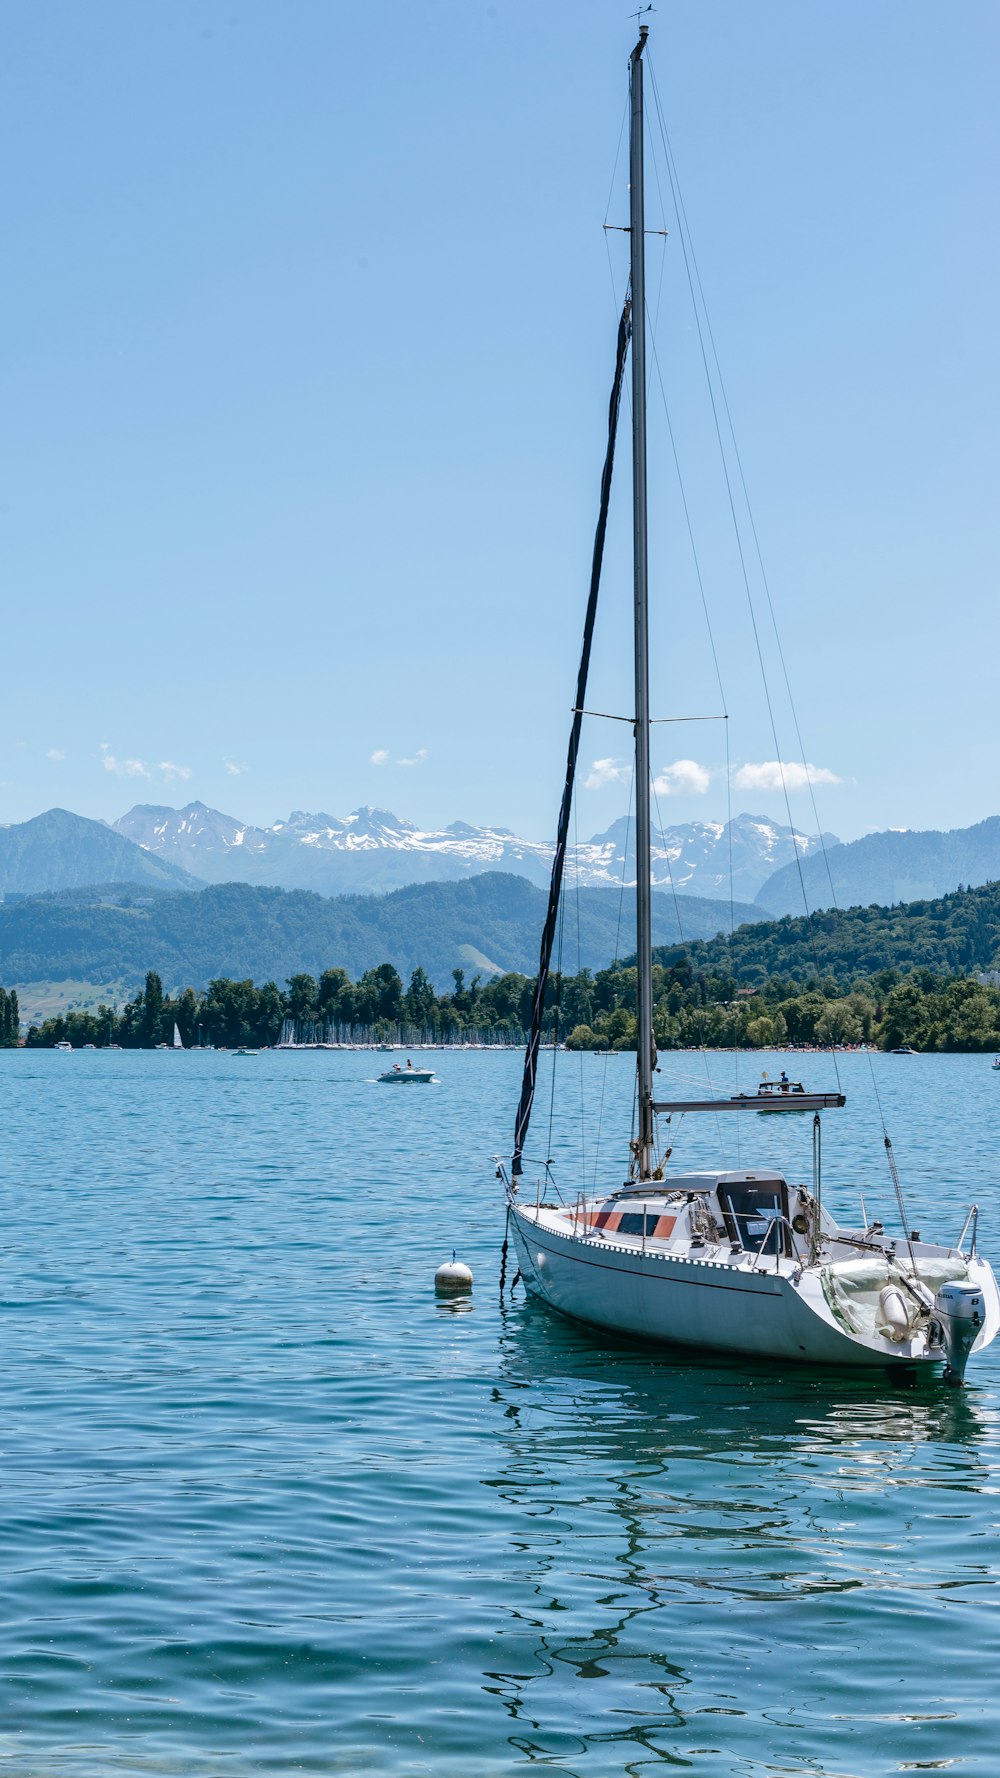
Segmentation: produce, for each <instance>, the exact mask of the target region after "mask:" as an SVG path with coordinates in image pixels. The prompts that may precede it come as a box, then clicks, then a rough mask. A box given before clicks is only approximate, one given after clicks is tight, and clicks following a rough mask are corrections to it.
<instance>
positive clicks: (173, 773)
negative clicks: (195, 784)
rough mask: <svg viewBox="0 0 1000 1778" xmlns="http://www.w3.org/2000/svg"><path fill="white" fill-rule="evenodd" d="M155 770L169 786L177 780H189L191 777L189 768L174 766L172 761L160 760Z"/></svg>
mask: <svg viewBox="0 0 1000 1778" xmlns="http://www.w3.org/2000/svg"><path fill="white" fill-rule="evenodd" d="M157 769H158V770H159V771H160V773H161V774H162V776H163V777H164V778H166V779H167V781H168V783H171V784H172V783H173V782H174V780H175V779H177V778H190V777H192V776H193V773H192V771H191V767H190V766H175V764H174V762H173V760H172V759H161V761H160V764H159V767H158V768H157Z"/></svg>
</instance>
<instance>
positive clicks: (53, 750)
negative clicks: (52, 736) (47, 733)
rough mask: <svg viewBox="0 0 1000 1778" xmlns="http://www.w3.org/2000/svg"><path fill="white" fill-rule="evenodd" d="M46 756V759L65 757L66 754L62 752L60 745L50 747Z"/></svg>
mask: <svg viewBox="0 0 1000 1778" xmlns="http://www.w3.org/2000/svg"><path fill="white" fill-rule="evenodd" d="M45 757H46V759H65V758H66V755H65V753H62V752H60V750H59V748H58V747H50V748H49V749H48V752H47V753H46V755H45Z"/></svg>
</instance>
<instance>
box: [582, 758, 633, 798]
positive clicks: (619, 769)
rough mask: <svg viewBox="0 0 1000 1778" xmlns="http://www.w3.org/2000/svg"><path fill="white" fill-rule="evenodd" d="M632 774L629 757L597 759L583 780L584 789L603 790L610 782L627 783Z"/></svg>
mask: <svg viewBox="0 0 1000 1778" xmlns="http://www.w3.org/2000/svg"><path fill="white" fill-rule="evenodd" d="M631 775H632V762H631V760H628V759H595V760H594V761H593V762H592V764H591V767H590V771H589V772H588V773H587V776H586V778H585V779H584V781H583V788H584V790H603V789H604V788H605V786H606V785H608V784H627V783H628V781H629V778H630V777H631Z"/></svg>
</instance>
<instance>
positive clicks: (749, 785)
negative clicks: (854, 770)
mask: <svg viewBox="0 0 1000 1778" xmlns="http://www.w3.org/2000/svg"><path fill="white" fill-rule="evenodd" d="M842 782H843V780H842V779H841V778H838V776H837V774H836V772H831V771H830V770H829V769H828V768H827V767H826V766H814V765H809V764H806V765H803V764H802V762H801V761H800V760H795V759H784V760H781V759H764V760H761V761H760V763H759V764H758V765H745V766H740V768H739V770H738V771H737V772H735V773H734V775H733V783H734V785H735V786H736V789H737V790H782V789H784V790H788V791H792V790H806V789H807V788H808V786H809V785H810V784H841V783H842Z"/></svg>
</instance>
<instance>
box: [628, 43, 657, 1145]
mask: <svg viewBox="0 0 1000 1778" xmlns="http://www.w3.org/2000/svg"><path fill="white" fill-rule="evenodd" d="M648 34H649V27H648V26H647V25H640V26H639V41H638V43H637V44H636V46H635V48H634V50H633V51H632V57H631V64H632V66H631V77H632V121H631V130H630V134H629V163H630V187H631V193H630V195H631V214H630V217H629V222H630V241H631V250H632V251H631V261H632V264H631V271H632V553H633V575H634V586H635V862H636V880H635V936H636V954H637V961H638V968H637V971H636V974H637V1006H636V1015H637V1018H636V1053H637V1056H638V1077H639V1078H638V1085H639V1107H638V1110H639V1129H638V1149H637V1154H636V1160H637V1162H638V1175H639V1178H640V1179H648V1178H649V1176H650V1174H651V1173H652V1171H653V1166H654V1157H653V1067H654V1063H655V1052H654V1047H653V951H652V947H653V935H652V925H651V910H650V874H651V857H650V834H649V571H648V552H647V531H646V254H645V248H646V237H645V203H644V196H643V160H642V148H643V115H642V52H643V50H644V49H645V47H646V38H647V36H648Z"/></svg>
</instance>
